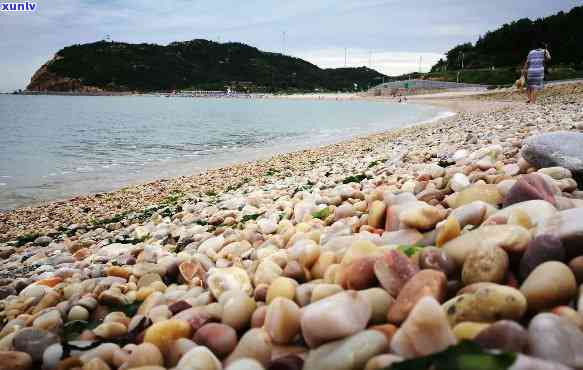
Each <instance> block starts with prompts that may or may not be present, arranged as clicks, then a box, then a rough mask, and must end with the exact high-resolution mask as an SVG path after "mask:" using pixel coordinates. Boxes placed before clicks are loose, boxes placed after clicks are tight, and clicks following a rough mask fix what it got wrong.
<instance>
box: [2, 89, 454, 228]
mask: <svg viewBox="0 0 583 370" xmlns="http://www.w3.org/2000/svg"><path fill="white" fill-rule="evenodd" d="M270 99H275V100H296V99H302V100H303V99H309V100H311V101H314V102H316V101H319V100H326V101H332V100H341V101H344V102H345V101H348V100H350V101H361V102H363V101H364V102H371V103H372V102H374V103H381V104H383V103H384V104H386V103H391V105H394V104H396V102H392V101H387V100H370V99H366V97H362V96H357V95H355V94H327V93H326V94H310V95H301V96H283V97H273V98H270ZM413 105H417V104H413ZM428 107H432V106H431V105H429V104H420V107H419V112H417V111H416V112H413V113H412V114H415V115H419V116H427V117H431V118H427V117H411V118H408V119H404V120H403V121H406V122H401V120H397V121H394V120H393V116H391V115H389V116H382V115H381V116H380V117H381V118H380V119H378V120H376V121H375V122H378V124H376V123H375V124H374V125H373V126H374V127H371V128H367V127H362V128H361V129H360V130H356V131H352V130H346V131H342V132H339V133H335V134H333V135H331V134H325V131H323V132H322V134H317V135H315V136H313V137H312V135H308V134H307V133H306V134H305V135H308V136H310V137H307V136H306V137H304V136H302V140H301V142H300V143H293V144H292V143H287V142H284V141H281V142H280V141H274V142H272V143H266V144H265V145H264V146H262V147H259V148H258V147H253V146H248V147H240V148H236V154H237V157H236V158H235V157H233V155H232V154H234V153H233V152H229V151H227V152H216V153H213V154H210V155H209V156H208V157H206V156H201V157H199V158H196V160H194V161H193V160H192V159H190V158H180V157H177V158H173V159H172V160H169V161H161V162H154V163H146V164H147V165H148V164H149V166H146V167H144V168H143V170H141V172H140V173H135V174H133V175H132V176H125V175H121V176H117V177H116V174H115V173H113V172H112V173H111V176H112V177H111V179H108V180H107V183H103V184H101V185H98V186H93V185H92V184H94V183H95V182H96V181H95V178H96V177H97V176H98V175H94V176H93V177H85V178H84V177H80V176H76V177H70V178H60V179H59V181H58V182H57V183H56V185H55V188H54V189H51V190H50V191H47V192H44V193H40V194H38V196H37V195H35V194H26V196H27V198H25V197H24V196H23V197H22V198H20V199H17V197H18V196H19V195H20V194H17V193H16V192H15V191H12V192H11V193H8V192H7V193H6V198H5V200H6V202H4V203H3V204H2V207H0V227H1V226H2V225H1V224H2V222H1V220H2V219H1V214H2V213H8V212H13V211H17V210H19V209H21V208H39V207H44V206H47V205H48V204H50V203H55V202H59V203H62V202H66V201H68V200H70V199H75V198H78V197H90V196H94V195H96V194H108V193H111V192H116V191H120V190H122V189H127V188H131V187H135V186H142V185H146V184H149V183H154V182H157V181H171V180H174V179H176V178H178V177H192V176H197V175H201V174H203V173H204V172H206V171H209V170H218V169H221V168H223V167H230V166H234V165H238V164H249V163H251V162H255V161H260V160H268V159H269V158H271V157H273V156H276V155H286V154H289V153H292V152H299V151H302V150H312V149H318V148H320V147H322V146H327V145H334V144H339V143H343V142H345V141H350V140H352V139H355V138H362V137H366V136H369V135H375V134H379V133H386V132H389V131H392V130H395V129H398V128H403V127H408V126H411V125H418V124H424V123H430V122H433V121H435V120H439V119H441V118H444V117H446V116H449V115H451V114H452V113H451V112H449V111H446V110H444V108H443V107H438V110H435V109H428ZM403 108H406V107H403ZM351 122H353V121H351ZM354 122H355V121H354ZM304 139H305V140H304ZM233 150H235V149H233ZM104 175H105V176H108V175H107V174H104ZM117 175H119V173H118V174H117ZM69 181H71V184H73V185H72V186H62V185H61V184H67V183H68V182H69ZM47 186H48V185H47ZM84 188H85V189H87V190H86V191H83V189H84ZM11 190H14V189H11ZM1 194H2V193H0V195H1ZM11 196H12V197H13V198H11ZM13 200H14V201H13Z"/></svg>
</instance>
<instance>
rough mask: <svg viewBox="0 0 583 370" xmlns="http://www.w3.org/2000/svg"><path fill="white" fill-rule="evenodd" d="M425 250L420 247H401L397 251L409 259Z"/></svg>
mask: <svg viewBox="0 0 583 370" xmlns="http://www.w3.org/2000/svg"><path fill="white" fill-rule="evenodd" d="M422 249H423V247H422V246H420V245H399V246H398V247H397V250H398V251H399V252H401V253H403V254H404V255H406V256H407V257H411V256H413V255H415V254H416V253H418V252H421V250H422Z"/></svg>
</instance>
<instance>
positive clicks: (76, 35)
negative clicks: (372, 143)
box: [0, 0, 580, 91]
mask: <svg viewBox="0 0 583 370" xmlns="http://www.w3.org/2000/svg"><path fill="white" fill-rule="evenodd" d="M16 1H18V0H16ZM29 1H30V0H29ZM37 3H38V9H37V11H36V12H35V13H32V14H28V13H27V14H6V13H0V34H2V35H3V37H2V38H0V73H1V74H0V76H2V77H1V78H0V91H8V90H13V89H17V88H22V87H24V86H26V84H27V83H28V81H29V80H30V77H31V76H32V74H33V73H34V71H35V70H36V69H37V68H38V67H39V66H40V65H41V64H42V63H43V62H44V61H46V60H47V59H49V58H50V57H51V56H52V55H53V54H54V53H55V52H56V51H58V50H59V49H61V48H63V47H64V46H67V45H71V44H76V43H86V42H94V41H97V40H102V39H103V38H104V37H105V35H111V37H112V39H113V40H116V41H125V42H133V43H138V42H149V43H159V44H168V43H170V42H172V41H176V40H191V39H194V38H206V39H212V40H221V41H223V42H224V41H239V42H244V43H247V44H250V45H253V46H256V47H258V48H260V49H262V50H268V51H281V50H282V48H283V32H285V33H286V42H285V47H286V50H287V51H288V52H289V53H291V54H292V55H294V56H298V57H303V58H306V59H307V60H309V61H311V62H313V63H316V64H319V65H321V66H322V67H334V66H343V65H344V48H348V50H349V65H368V64H369V62H368V60H369V51H370V50H372V51H373V63H372V65H373V67H375V68H376V69H378V70H379V71H382V72H384V73H388V74H400V73H404V72H411V71H416V70H418V58H419V56H421V55H422V56H423V68H424V69H425V70H426V69H428V68H429V66H430V65H431V63H432V62H433V61H435V60H437V59H439V56H441V54H443V53H444V52H446V51H447V50H449V49H450V48H451V47H453V46H455V45H456V44H458V43H461V42H467V41H475V40H476V38H477V37H478V36H479V35H480V34H483V33H485V32H486V31H488V30H492V29H495V28H497V27H498V26H500V25H501V24H503V23H505V22H509V21H512V20H515V19H518V18H521V17H531V18H533V17H534V18H536V17H541V16H545V15H549V14H552V13H555V12H557V11H559V10H568V9H570V8H571V7H573V6H577V5H580V0H552V1H550V0H512V1H508V0H489V1H486V2H484V1H481V2H479V1H467V0H415V1H404V0H294V1H287V2H284V1H273V0H247V1H240V0H213V1H203V0H165V1H160V0H37Z"/></svg>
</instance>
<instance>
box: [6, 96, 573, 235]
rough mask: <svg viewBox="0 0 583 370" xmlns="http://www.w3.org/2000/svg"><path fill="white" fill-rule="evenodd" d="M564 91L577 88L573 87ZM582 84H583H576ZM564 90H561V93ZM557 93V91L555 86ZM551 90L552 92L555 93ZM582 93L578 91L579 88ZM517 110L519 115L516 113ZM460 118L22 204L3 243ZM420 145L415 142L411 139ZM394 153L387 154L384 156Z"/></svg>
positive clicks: (495, 99) (217, 189) (278, 173)
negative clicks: (153, 179) (203, 170)
mask: <svg viewBox="0 0 583 370" xmlns="http://www.w3.org/2000/svg"><path fill="white" fill-rule="evenodd" d="M570 86H571V85H569V86H568V87H564V88H562V89H563V90H565V89H567V90H568V91H571V90H573V88H572V87H570ZM575 86H580V85H575ZM563 90H561V91H563ZM553 91H554V90H553ZM553 91H550V92H549V91H548V92H547V94H548V95H549V96H555V95H556V94H557V93H556V92H553ZM577 91H578V90H577ZM282 98H285V99H319V98H321V99H371V100H381V101H383V100H389V101H394V99H389V98H380V97H367V96H359V95H356V94H301V95H289V96H285V97H282ZM520 100H521V95H520V94H516V93H512V92H504V93H480V94H476V93H469V94H463V93H455V94H453V95H452V94H451V93H438V94H430V95H419V96H413V97H410V99H409V103H413V104H430V105H434V106H437V107H440V108H446V109H448V110H450V111H452V112H457V113H465V114H470V115H473V114H478V115H479V114H483V113H487V112H496V111H507V110H511V109H516V110H517V111H519V110H520V109H523V108H524V104H521V103H520V102H519V101H520ZM517 114H520V113H519V112H517ZM459 121H460V118H459V117H458V118H455V117H454V118H449V119H442V120H439V121H437V122H432V123H431V124H430V125H427V127H417V126H415V127H414V128H407V129H397V130H391V131H389V132H385V133H381V134H374V135H369V136H365V137H358V138H355V139H352V140H348V141H344V142H340V143H337V144H334V145H326V146H322V147H320V148H314V149H310V150H302V151H298V152H292V153H286V154H280V155H275V156H273V157H272V158H269V159H266V160H259V161H253V162H248V163H245V162H242V163H239V164H235V165H231V166H226V167H222V168H218V169H210V170H208V171H205V172H202V173H200V174H196V175H193V176H181V177H177V178H170V179H159V180H156V181H152V182H148V183H145V184H142V185H137V186H129V187H125V188H122V189H119V190H117V191H113V192H108V193H100V194H91V195H84V196H77V197H74V198H71V199H69V200H64V201H55V202H49V203H46V204H42V205H39V206H34V207H23V208H19V209H16V210H11V211H7V212H2V213H0V241H8V240H12V239H14V238H16V237H22V236H30V235H45V234H48V235H56V234H58V233H59V232H61V231H62V230H64V229H66V228H68V227H69V226H70V225H74V227H77V226H79V225H81V226H91V225H92V224H96V223H98V224H103V222H107V221H108V220H117V219H120V218H123V217H122V216H123V215H125V214H128V213H131V212H142V211H143V210H144V209H145V208H146V207H149V206H155V205H158V204H160V203H161V202H164V201H166V200H167V199H169V198H171V199H175V198H176V197H180V198H184V199H188V198H193V197H200V196H203V195H204V194H207V193H221V192H224V191H225V190H227V189H233V188H237V187H240V186H241V185H242V184H249V185H254V186H260V185H265V184H268V183H272V182H274V181H277V180H278V179H281V178H285V177H290V176H301V175H304V174H305V172H306V170H308V169H311V168H313V167H315V166H319V165H324V164H325V163H327V162H328V161H330V160H333V158H334V157H335V156H339V157H344V156H347V157H349V158H352V159H354V160H357V159H362V157H363V156H365V154H366V153H370V152H371V151H373V150H377V148H378V146H379V145H382V144H387V143H389V142H391V141H394V140H395V139H397V138H399V137H401V136H404V137H407V134H408V133H410V132H418V131H419V132H423V131H427V130H431V128H432V127H436V126H439V125H450V124H452V123H455V122H459ZM411 144H412V145H413V146H417V145H418V143H417V140H413V141H411ZM387 155H390V154H388V153H383V156H384V157H385V156H387Z"/></svg>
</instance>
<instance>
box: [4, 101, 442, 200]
mask: <svg viewBox="0 0 583 370" xmlns="http://www.w3.org/2000/svg"><path fill="white" fill-rule="evenodd" d="M440 112H441V113H442V111H441V110H440V109H438V108H434V107H429V106H420V105H413V104H397V103H388V102H375V101H365V100H334V99H332V100H328V99H322V100H316V99H312V100H310V99H257V98H255V99H242V98H238V99H234V98H222V99H220V98H183V97H170V98H168V97H163V96H121V97H120V96H115V97H113V96H111V97H108V96H92V97H90V96H24V95H0V209H2V210H7V209H12V208H15V207H20V206H25V205H33V204H37V203H39V202H41V201H46V200H53V199H64V198H67V197H71V196H75V195H80V194H88V193H96V192H104V191H110V190H114V189H117V188H120V187H123V186H126V185H129V184H137V183H143V182H146V181H149V180H154V179H157V178H163V177H172V176H180V175H190V174H194V173H196V172H199V171H201V170H204V169H205V168H209V167H214V166H220V165H226V164H229V163H233V162H241V161H248V160H254V159H258V158H262V157H267V156H269V155H271V154H274V153H278V152H289V151H294V150H300V149H305V148H308V147H315V146H318V145H322V144H328V143H333V142H338V141H341V140H344V139H348V138H351V137H355V136H361V135H365V134H369V133H373V132H379V131H385V130H390V129H393V128H397V127H402V126H404V125H408V124H412V123H415V122H419V121H425V120H429V119H432V118H433V117H435V116H436V115H438V114H440Z"/></svg>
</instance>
